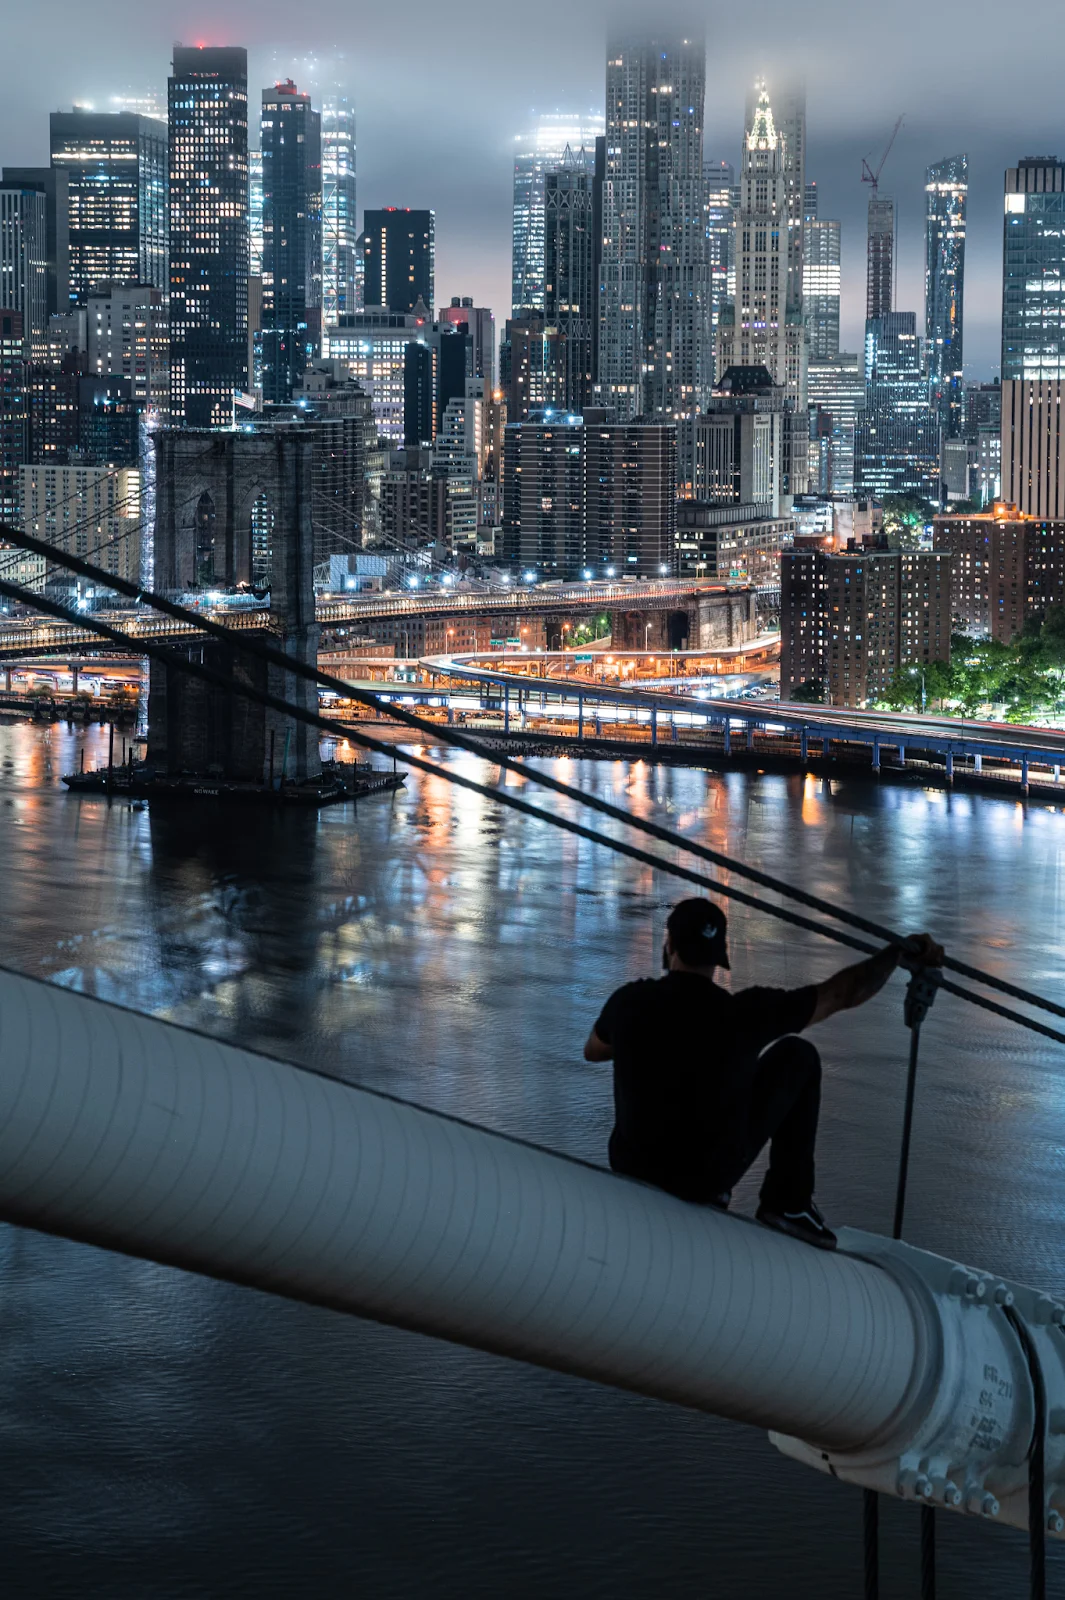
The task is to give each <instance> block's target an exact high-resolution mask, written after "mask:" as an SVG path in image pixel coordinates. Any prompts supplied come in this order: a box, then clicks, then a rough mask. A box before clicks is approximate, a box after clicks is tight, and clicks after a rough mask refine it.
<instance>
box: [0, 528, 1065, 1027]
mask: <svg viewBox="0 0 1065 1600" xmlns="http://www.w3.org/2000/svg"><path fill="white" fill-rule="evenodd" d="M0 537H4V538H8V537H9V538H10V540H11V542H12V543H15V544H18V545H20V546H21V547H22V548H24V549H27V550H31V551H33V552H35V553H50V554H51V555H52V556H55V557H56V559H57V564H58V565H61V566H64V567H67V568H68V569H69V570H70V571H73V572H77V573H80V574H81V575H82V576H84V577H89V578H93V579H95V580H99V581H100V582H106V583H107V584H108V585H109V586H110V587H111V588H113V589H115V590H117V591H118V593H120V594H126V595H128V596H129V597H130V598H136V597H137V596H138V595H141V596H142V598H143V599H144V600H145V601H146V603H147V604H149V605H150V606H152V607H153V608H155V609H156V610H159V611H162V612H163V613H164V615H167V616H171V617H174V618H175V619H176V620H178V621H181V622H184V623H187V624H190V625H192V626H195V627H196V628H197V629H198V630H199V631H200V632H204V633H208V634H210V635H211V636H212V637H213V638H216V639H218V640H220V641H221V642H222V643H223V644H225V645H226V646H227V648H229V649H230V650H234V649H238V650H243V651H244V652H245V654H248V655H252V656H257V657H259V659H260V660H263V661H266V662H267V663H269V664H271V665H273V666H277V667H281V668H282V669H283V670H284V671H286V672H291V673H293V674H295V676H297V677H301V678H304V679H305V680H307V681H313V682H315V683H318V684H319V685H321V686H322V687H323V688H328V689H331V690H332V691H333V692H334V693H338V694H342V695H344V696H345V697H347V698H349V699H352V700H355V701H357V702H358V703H359V704H363V705H367V706H369V707H370V708H371V709H373V710H376V711H382V712H384V713H385V714H387V715H388V716H389V717H390V718H392V719H393V720H395V721H397V722H402V723H404V724H405V725H407V726H409V727H412V728H415V729H417V730H418V732H419V733H424V734H428V735H429V736H430V737H432V738H433V739H435V740H438V741H439V742H440V743H443V744H450V745H454V746H455V747H456V748H457V749H460V750H465V751H467V752H468V753H469V754H471V755H475V756H480V757H481V758H482V759H490V760H491V761H492V764H493V765H494V766H498V767H500V768H501V769H502V770H503V771H508V772H513V773H515V774H516V775H518V776H520V777H522V778H524V779H526V780H527V781H529V782H532V783H534V784H536V785H538V786H539V787H541V788H546V789H550V790H551V791H552V792H553V793H555V794H559V795H562V796H564V797H565V798H566V799H569V800H573V801H574V802H575V803H577V804H578V805H583V806H586V807H587V808H588V809H590V810H593V811H598V812H600V813H601V814H602V815H604V816H608V817H610V818H611V819H612V820H614V821H616V822H620V823H622V824H623V825H625V826H627V827H631V828H634V829H636V830H638V831H639V832H641V833H646V834H648V835H649V836H650V837H651V838H654V839H657V840H658V841H659V842H660V843H663V844H668V845H671V846H672V847H673V848H675V849H677V850H680V851H682V852H684V853H686V854H688V855H694V856H697V857H699V858H700V859H701V860H704V861H709V862H711V863H712V864H713V865H715V866H719V867H722V868H723V869H724V870H726V871H728V872H734V873H736V874H737V876H739V877H743V878H747V879H748V880H749V881H751V882H753V883H757V884H760V885H761V886H762V887H764V888H769V889H772V890H774V891H775V892H776V893H778V894H781V895H784V896H785V897H786V898H788V899H791V900H795V901H796V902H797V903H799V904H801V905H806V906H809V907H810V908H811V909H812V910H816V911H819V912H820V913H821V914H822V915H824V916H830V917H833V918H834V919H835V920H836V921H839V922H844V923H847V924H848V925H849V926H851V927H853V928H857V929H859V930H860V931H862V932H865V933H870V934H872V935H873V936H874V937H875V938H877V939H880V940H882V941H883V942H884V943H886V944H893V945H899V946H901V945H902V944H903V943H904V940H903V937H902V935H900V934H898V933H896V932H894V931H893V930H892V929H890V928H886V927H884V926H882V925H881V924H879V923H876V922H872V921H870V920H869V919H868V918H867V917H862V916H860V915H858V914H857V913H856V912H852V911H847V910H845V909H843V908H841V907H839V906H834V905H833V904H832V903H831V902H829V901H827V900H822V899H821V898H820V897H818V896H817V895H812V894H809V893H808V892H807V891H806V890H804V889H798V888H795V887H794V886H793V885H791V884H788V883H785V882H784V881H783V880H781V879H779V878H775V877H773V876H772V875H771V874H769V873H766V872H762V871H760V870H759V869H758V868H756V867H751V866H749V865H748V864H747V863H746V862H744V861H740V860H738V859H737V858H735V857H733V856H727V855H724V854H723V853H722V852H721V851H717V850H712V849H710V848H709V847H708V846H706V845H702V844H699V843H698V842H697V841H695V840H689V839H686V838H684V837H683V835H681V834H678V833H674V832H673V831H672V830H670V829H668V828H662V827H660V826H659V825H658V824H657V823H653V822H649V821H647V820H646V819H644V818H642V817H635V816H633V815H632V814H631V813H630V812H627V811H624V810H622V808H621V807H620V806H614V805H612V804H611V803H610V802H609V801H607V800H602V799H600V797H599V796H598V795H592V794H588V793H586V792H585V791H584V790H582V789H577V788H574V787H573V786H572V785H571V784H566V783H563V782H561V780H560V779H558V778H553V777H551V775H550V774H549V773H545V772H539V771H537V770H536V769H535V768H533V767H529V766H525V765H523V764H522V763H521V762H518V761H515V760H512V759H511V758H510V757H507V756H502V755H499V754H498V753H497V752H494V751H493V752H491V754H490V755H487V754H486V751H485V749H484V746H483V744H481V743H480V742H479V741H478V740H476V739H472V738H470V737H468V736H467V735H465V734H462V733H459V732H457V731H456V730H455V729H454V728H451V727H444V726H442V725H440V724H437V723H435V722H429V721H427V720H426V719H425V718H424V717H419V716H418V715H417V713H415V712H412V711H410V710H408V709H407V708H406V707H404V706H400V705H396V704H395V703H394V702H392V701H389V700H383V699H382V698H381V696H380V695H375V694H372V693H370V692H369V691H367V690H364V689H358V688H356V687H355V686H354V685H352V684H348V683H345V682H344V680H343V679H342V678H335V677H333V676H332V675H331V674H330V673H327V672H322V671H321V670H319V669H317V668H315V667H309V666H306V665H305V664H304V663H303V662H300V661H296V660H294V659H293V658H292V657H290V656H286V655H285V654H284V653H283V652H282V651H280V650H276V649H274V648H273V647H272V646H270V645H265V644H262V643H260V642H259V641H257V640H251V639H244V638H240V639H238V638H236V637H235V636H234V633H233V631H232V630H231V629H230V628H229V627H227V626H225V625H223V624H221V623H217V622H214V621H213V620H212V619H211V618H209V617H203V616H200V615H199V614H198V613H196V612H194V611H190V610H189V609H188V608H187V607H185V606H181V605H178V604H177V603H176V602H174V601H172V600H168V599H167V598H166V597H165V596H163V595H158V594H154V593H151V592H150V591H141V590H139V589H138V588H137V587H136V586H135V585H133V584H128V583H126V582H125V580H120V579H117V578H114V577H112V575H111V574H110V573H107V572H104V571H103V570H102V569H101V568H98V567H94V566H93V565H92V564H91V563H89V562H87V561H83V560H82V559H81V558H80V557H77V556H73V555H69V554H67V553H66V552H63V553H62V556H61V557H60V556H59V554H58V553H57V552H55V551H53V550H52V547H51V546H50V545H46V544H44V543H43V542H42V541H41V540H39V539H34V538H32V537H31V536H30V535H29V534H25V533H22V532H21V530H18V529H14V528H7V527H6V526H4V525H3V524H0ZM17 598H19V599H20V600H23V601H24V603H26V604H28V605H37V607H38V609H44V608H42V607H41V606H39V605H38V600H39V598H40V597H38V596H35V595H27V594H26V593H25V592H20V593H19V594H18V595H17ZM53 614H55V615H57V616H59V617H60V618H61V620H64V621H73V622H75V623H76V624H77V626H78V627H80V628H85V629H86V630H87V631H90V632H91V631H94V625H93V623H92V622H91V621H90V619H89V617H88V615H87V614H84V615H83V614H81V613H78V614H77V615H75V614H74V613H72V612H69V611H65V610H63V609H62V608H60V610H59V611H58V612H55V613H53ZM95 631H99V630H98V629H96V630H95ZM133 644H134V646H135V653H136V654H141V655H143V654H145V653H150V652H146V648H145V646H146V641H144V640H135V641H133ZM166 659H167V662H168V663H169V664H171V665H174V664H175V662H174V659H173V657H171V656H169V655H168V656H167V658H166ZM239 692H240V693H246V692H247V691H246V690H245V689H244V688H243V687H241V688H240V689H239ZM274 709H276V708H274ZM289 710H291V711H292V714H293V715H295V714H296V713H295V711H294V710H292V708H289ZM289 710H286V714H289ZM299 715H300V717H301V718H302V717H303V716H305V713H302V712H301V713H300V714H299ZM319 726H323V727H324V726H325V724H324V723H321V722H320V723H319ZM338 726H339V727H342V728H343V732H342V734H341V737H343V738H345V739H349V740H351V741H352V742H353V743H355V744H361V745H363V746H364V747H365V748H366V749H374V750H377V751H378V752H379V753H381V752H383V753H387V754H392V755H394V751H393V750H392V747H391V746H388V747H385V746H382V745H380V744H379V743H378V744H374V743H372V742H370V737H369V736H368V735H364V734H361V733H357V732H356V731H355V730H353V729H351V728H349V727H346V726H344V725H343V724H335V723H330V725H329V726H328V727H327V728H326V729H325V731H327V732H330V733H336V731H337V728H338ZM404 761H405V762H407V763H408V764H410V765H417V763H416V762H414V761H412V760H411V758H409V757H407V756H406V755H405V756H404ZM433 770H434V772H436V773H442V772H444V770H445V769H444V768H442V767H434V769H433ZM500 798H501V799H502V796H500ZM539 815H544V813H539ZM692 881H697V882H700V883H703V884H705V885H707V886H708V887H710V888H711V889H712V891H713V892H714V893H717V894H725V895H727V894H730V893H731V894H733V895H735V896H736V897H737V898H740V897H739V896H738V895H737V894H736V891H734V890H730V889H728V888H726V887H725V886H724V885H723V884H719V883H717V882H716V881H713V880H706V879H693V880H692ZM752 903H753V904H762V902H752ZM779 914H781V915H782V914H783V913H782V911H781V912H780V913H779ZM785 920H787V919H786V918H785ZM796 925H797V926H800V927H805V926H810V924H808V923H805V922H799V923H797V924H796ZM817 931H819V932H822V933H825V934H826V937H829V938H831V937H836V936H835V935H833V934H831V933H828V932H827V930H825V929H823V928H819V929H818V930H817ZM838 942H839V943H841V944H849V945H850V946H851V948H852V949H856V950H869V949H870V948H871V947H870V946H869V945H867V944H864V943H861V942H860V941H857V940H848V939H844V938H842V937H840V938H839V940H838ZM945 966H946V967H948V968H949V969H950V970H951V971H952V972H957V973H958V974H959V975H960V976H962V977H965V978H968V979H969V980H970V981H971V982H974V983H979V984H981V985H983V986H984V987H987V988H992V989H996V990H998V991H999V992H1000V993H1002V994H1008V995H1009V996H1010V997H1011V998H1013V999H1015V1000H1020V1001H1022V1002H1023V1003H1025V1004H1027V1005H1031V1006H1035V1007H1037V1008H1039V1009H1041V1010H1044V1011H1049V1012H1051V1013H1053V1014H1054V1015H1056V1016H1060V1017H1065V1005H1061V1004H1059V1003H1058V1002H1056V1001H1053V1000H1047V999H1045V998H1044V997H1043V996H1041V995H1037V994H1034V993H1032V991H1030V990H1028V989H1024V988H1021V987H1020V986H1019V985H1017V984H1013V983H1009V982H1007V981H1006V980H1005V979H1003V978H998V977H996V976H995V975H994V974H993V973H989V972H984V971H983V970H982V969H981V968H979V967H973V966H970V965H969V964H968V963H966V962H961V961H957V960H955V959H954V958H953V957H951V956H948V957H947V958H946V962H945ZM942 987H943V988H944V989H946V991H947V992H948V993H950V994H960V995H965V996H966V997H967V998H969V999H971V1000H972V1001H973V1002H974V1003H975V1004H977V1005H982V1006H983V1007H984V1008H985V1009H986V1010H988V1011H992V1012H994V1013H995V1014H997V1015H1000V1016H1004V1017H1006V1018H1008V1019H1010V1020H1013V1021H1027V1019H1022V1018H1020V1017H1019V1016H1018V1015H1017V1014H1016V1013H1015V1012H1012V1011H1010V1010H1009V1009H1008V1008H1003V1007H1001V1006H998V1005H996V1004H995V1002H994V1001H991V1000H988V999H985V998H982V997H979V996H977V995H974V994H972V993H971V992H970V991H967V990H962V989H959V988H958V987H956V986H955V985H953V984H950V983H949V982H946V981H944V982H943V984H942ZM1028 1025H1029V1026H1030V1027H1031V1028H1032V1029H1033V1030H1034V1031H1035V1032H1037V1033H1043V1034H1044V1035H1045V1036H1046V1037H1047V1038H1051V1039H1054V1040H1056V1041H1057V1042H1058V1043H1065V1034H1062V1033H1059V1032H1056V1031H1054V1030H1052V1029H1047V1028H1045V1027H1043V1026H1042V1025H1041V1024H1039V1023H1037V1022H1035V1021H1034V1020H1032V1021H1031V1022H1030V1023H1028Z"/></svg>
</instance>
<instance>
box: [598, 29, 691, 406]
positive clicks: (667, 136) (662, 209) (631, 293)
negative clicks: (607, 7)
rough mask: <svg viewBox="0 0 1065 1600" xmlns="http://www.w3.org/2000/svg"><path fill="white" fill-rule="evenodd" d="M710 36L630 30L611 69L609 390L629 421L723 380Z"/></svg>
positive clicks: (604, 279)
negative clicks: (710, 171) (718, 367)
mask: <svg viewBox="0 0 1065 1600" xmlns="http://www.w3.org/2000/svg"><path fill="white" fill-rule="evenodd" d="M705 77H706V48H705V44H704V41H703V39H702V38H701V37H699V38H688V39H683V38H677V37H676V36H674V35H667V34H663V35H662V36H661V37H650V38H649V37H642V38H638V39H633V38H626V39H624V40H622V41H620V42H618V43H616V44H614V45H612V46H611V47H610V50H609V54H608V59H607V73H606V106H607V133H606V172H605V178H604V184H603V262H602V269H601V272H600V285H601V300H600V324H599V393H600V395H601V397H602V400H603V403H604V404H607V405H612V406H614V407H615V408H616V411H617V416H618V418H619V420H625V419H627V418H629V417H633V416H639V415H644V416H647V417H653V418H655V419H656V420H658V421H670V420H676V419H677V418H679V417H684V416H691V415H692V414H693V413H694V412H695V411H696V410H697V409H698V408H699V407H700V406H701V405H702V404H703V402H704V400H705V399H706V398H707V397H708V395H709V393H710V390H711V386H712V378H713V347H712V343H711V326H712V277H711V270H710V254H709V249H708V245H707V237H706V222H705V217H704V196H705V187H704V178H703V98H704V87H705Z"/></svg>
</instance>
